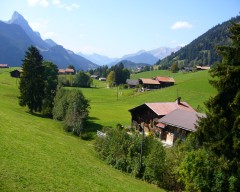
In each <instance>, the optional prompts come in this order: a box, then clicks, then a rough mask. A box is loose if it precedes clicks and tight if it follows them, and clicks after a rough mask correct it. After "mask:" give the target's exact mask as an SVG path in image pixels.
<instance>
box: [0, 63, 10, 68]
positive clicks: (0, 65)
mask: <svg viewBox="0 0 240 192" xmlns="http://www.w3.org/2000/svg"><path fill="white" fill-rule="evenodd" d="M0 68H9V66H8V64H0Z"/></svg>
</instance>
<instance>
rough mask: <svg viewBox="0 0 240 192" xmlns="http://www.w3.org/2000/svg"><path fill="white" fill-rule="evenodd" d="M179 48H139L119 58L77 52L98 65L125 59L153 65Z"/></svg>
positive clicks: (111, 63) (115, 62)
mask: <svg viewBox="0 0 240 192" xmlns="http://www.w3.org/2000/svg"><path fill="white" fill-rule="evenodd" d="M180 48H181V47H175V48H169V47H160V48H158V49H154V50H150V51H145V50H140V51H138V52H136V53H133V54H128V55H124V56H123V57H121V58H109V57H107V56H103V55H99V54H96V53H94V54H83V53H78V54H79V55H81V56H83V57H85V58H86V59H88V60H90V61H92V62H94V63H97V64H98V65H109V66H112V65H115V64H117V63H119V62H120V61H126V60H128V61H131V63H135V64H137V63H138V64H139V63H141V64H144V63H145V64H149V65H153V64H155V63H156V62H157V61H158V60H159V59H163V58H165V57H167V56H168V55H170V54H171V53H173V52H176V51H178V50H179V49H180ZM135 64H134V65H135Z"/></svg>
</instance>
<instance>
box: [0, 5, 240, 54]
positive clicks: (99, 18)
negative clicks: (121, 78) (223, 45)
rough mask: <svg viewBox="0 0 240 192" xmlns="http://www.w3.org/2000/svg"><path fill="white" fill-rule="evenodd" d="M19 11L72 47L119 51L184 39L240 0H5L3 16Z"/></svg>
mask: <svg viewBox="0 0 240 192" xmlns="http://www.w3.org/2000/svg"><path fill="white" fill-rule="evenodd" d="M14 11H18V12H19V13H20V14H21V15H23V17H24V18H25V19H26V20H27V21H28V22H29V24H30V26H31V27H32V28H33V29H34V30H35V31H39V32H40V33H41V36H42V38H43V39H46V38H51V39H53V40H54V41H55V42H57V43H58V44H60V45H63V46H64V47H65V48H67V49H70V50H73V51H74V52H83V53H93V52H95V53H99V54H102V55H106V56H109V57H121V56H123V55H125V54H129V53H134V52H137V51H139V50H142V49H144V50H151V49H156V48H158V47H163V46H167V47H176V46H179V45H186V44H188V43H190V42H191V41H193V40H194V39H195V38H197V37H198V36H200V35H201V34H203V33H204V32H206V31H207V30H208V29H210V28H212V27H213V26H215V25H217V24H219V23H222V22H224V21H226V20H228V19H230V18H232V17H235V16H237V15H239V13H240V0H4V1H3V0H2V2H1V8H0V20H3V21H7V20H9V19H10V18H11V16H12V14H13V12H14Z"/></svg>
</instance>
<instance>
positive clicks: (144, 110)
mask: <svg viewBox="0 0 240 192" xmlns="http://www.w3.org/2000/svg"><path fill="white" fill-rule="evenodd" d="M177 109H178V110H179V111H180V112H178V113H180V114H181V115H182V116H181V118H180V120H179V122H180V121H181V119H182V121H183V122H184V121H185V122H186V121H188V120H186V118H189V120H191V118H192V116H193V115H194V114H196V111H195V110H194V109H193V108H192V107H191V106H190V105H189V104H188V103H186V102H181V98H180V97H179V98H178V99H177V100H176V101H175V102H159V103H144V104H142V105H139V106H137V107H135V108H133V109H130V110H129V112H130V113H131V117H132V118H131V124H132V127H135V128H136V129H139V128H140V127H139V125H142V128H143V129H144V131H145V132H146V133H149V132H153V133H155V134H156V135H157V136H159V138H160V139H161V140H163V141H165V142H167V143H168V144H172V143H173V142H174V141H175V140H176V138H177V136H176V137H172V138H173V139H172V142H171V138H170V136H169V137H167V134H168V133H169V135H171V134H175V132H173V133H172V132H171V131H172V130H174V129H173V128H172V127H171V124H170V123H167V121H161V119H162V118H164V117H168V115H169V114H171V113H172V112H173V111H175V110H177ZM182 111H184V112H189V113H184V112H182ZM187 114H189V116H188V115H187ZM173 115H174V114H173ZM184 115H185V116H184ZM173 117H174V116H173ZM171 118H172V116H170V117H169V119H171ZM163 120H164V119H163ZM193 120H194V118H192V120H191V121H192V122H193ZM194 123H195V122H194ZM190 124H191V123H190ZM172 125H174V124H172ZM191 125H192V124H191ZM174 126H176V127H177V128H179V129H180V128H181V129H183V128H182V124H179V125H174ZM165 128H166V129H165ZM191 128H192V127H187V128H185V129H184V130H185V131H186V134H187V133H188V132H189V131H190V129H191ZM139 131H142V130H139ZM183 133H184V131H183ZM174 138H175V139H174Z"/></svg>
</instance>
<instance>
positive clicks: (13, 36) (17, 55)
mask: <svg viewBox="0 0 240 192" xmlns="http://www.w3.org/2000/svg"><path fill="white" fill-rule="evenodd" d="M30 45H33V46H36V47H37V48H38V49H39V50H40V52H41V54H42V55H43V58H44V60H48V61H51V62H53V63H55V64H57V65H58V67H59V68H66V67H67V66H68V65H70V64H71V65H73V66H74V67H75V68H76V69H77V70H85V71H86V70H88V69H92V68H96V67H98V65H96V64H95V63H93V62H91V61H89V60H87V59H85V58H84V57H82V56H80V55H78V54H75V53H74V52H72V51H70V50H67V49H65V48H64V47H63V46H61V45H58V44H57V43H55V42H54V41H53V40H51V39H47V40H45V41H44V40H43V39H42V38H41V35H40V34H39V33H38V32H35V31H33V30H32V28H31V27H30V26H29V24H28V22H27V21H26V20H25V19H24V17H23V16H22V15H20V14H19V13H18V12H16V11H15V12H14V13H13V15H12V18H11V19H10V20H9V21H7V22H3V21H0V63H7V64H9V65H10V66H21V65H22V60H23V59H24V56H25V51H27V49H28V47H29V46H30Z"/></svg>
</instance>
